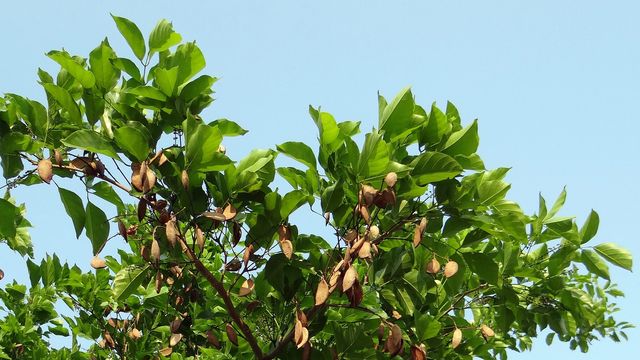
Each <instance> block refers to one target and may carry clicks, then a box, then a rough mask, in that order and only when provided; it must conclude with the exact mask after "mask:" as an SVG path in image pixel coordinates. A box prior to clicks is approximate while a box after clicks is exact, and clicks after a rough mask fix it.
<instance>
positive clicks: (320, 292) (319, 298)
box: [315, 277, 329, 306]
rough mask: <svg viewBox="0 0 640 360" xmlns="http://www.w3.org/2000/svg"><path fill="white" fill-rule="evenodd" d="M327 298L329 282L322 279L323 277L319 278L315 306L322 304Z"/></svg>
mask: <svg viewBox="0 0 640 360" xmlns="http://www.w3.org/2000/svg"><path fill="white" fill-rule="evenodd" d="M328 298H329V284H327V281H326V280H325V279H324V277H322V278H320V282H319V283H318V288H317V289H316V303H315V305H316V306H319V305H323V304H324V303H325V302H327V299H328Z"/></svg>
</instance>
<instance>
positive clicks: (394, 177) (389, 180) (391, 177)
mask: <svg viewBox="0 0 640 360" xmlns="http://www.w3.org/2000/svg"><path fill="white" fill-rule="evenodd" d="M384 182H385V184H387V186H388V187H390V188H392V187H394V186H396V183H397V182H398V174H396V173H395V172H393V171H392V172H390V173H388V174H387V176H385V177H384Z"/></svg>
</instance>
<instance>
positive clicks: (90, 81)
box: [47, 50, 96, 89]
mask: <svg viewBox="0 0 640 360" xmlns="http://www.w3.org/2000/svg"><path fill="white" fill-rule="evenodd" d="M47 56H48V57H49V58H50V59H51V60H53V61H55V62H57V63H58V64H60V66H62V68H63V69H65V70H67V71H68V72H69V74H71V76H73V77H74V78H75V79H76V80H78V82H79V83H80V84H81V85H82V87H83V88H85V89H90V88H92V87H93V85H95V84H96V78H95V76H93V73H92V72H91V71H89V70H87V69H85V68H84V66H82V65H80V64H78V63H77V62H76V61H75V60H74V59H73V58H72V57H71V55H69V53H67V52H66V51H56V50H53V51H50V52H49V53H47Z"/></svg>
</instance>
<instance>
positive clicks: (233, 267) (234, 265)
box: [224, 258, 242, 271]
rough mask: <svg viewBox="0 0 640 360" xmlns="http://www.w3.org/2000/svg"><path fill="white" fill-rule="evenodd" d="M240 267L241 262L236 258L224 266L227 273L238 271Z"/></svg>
mask: <svg viewBox="0 0 640 360" xmlns="http://www.w3.org/2000/svg"><path fill="white" fill-rule="evenodd" d="M241 267H242V262H241V261H240V260H238V259H237V258H233V259H232V260H231V261H229V262H228V263H227V264H226V265H225V266H224V268H225V270H227V271H238V270H240V268H241Z"/></svg>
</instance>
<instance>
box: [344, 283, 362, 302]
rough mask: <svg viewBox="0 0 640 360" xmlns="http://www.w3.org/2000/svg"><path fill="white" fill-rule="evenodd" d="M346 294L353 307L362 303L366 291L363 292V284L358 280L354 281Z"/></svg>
mask: <svg viewBox="0 0 640 360" xmlns="http://www.w3.org/2000/svg"><path fill="white" fill-rule="evenodd" d="M346 295H347V299H349V302H350V303H351V306H352V307H356V306H358V305H360V303H361V302H362V298H363V297H364V292H362V286H361V285H360V282H359V281H358V280H356V281H355V282H354V283H353V286H351V289H349V290H347V291H346Z"/></svg>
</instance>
